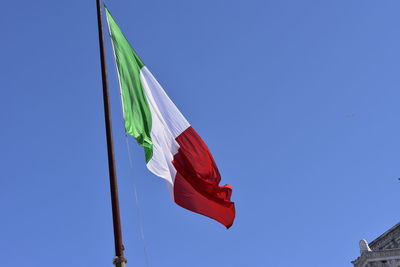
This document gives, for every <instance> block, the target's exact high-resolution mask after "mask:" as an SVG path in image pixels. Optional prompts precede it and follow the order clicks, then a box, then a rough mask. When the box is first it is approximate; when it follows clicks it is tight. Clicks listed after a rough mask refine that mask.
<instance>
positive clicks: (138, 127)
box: [97, 0, 235, 266]
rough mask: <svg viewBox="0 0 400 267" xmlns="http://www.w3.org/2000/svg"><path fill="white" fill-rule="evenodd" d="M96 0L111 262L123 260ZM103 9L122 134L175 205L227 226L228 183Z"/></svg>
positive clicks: (230, 217) (230, 212) (230, 216)
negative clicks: (130, 140)
mask: <svg viewBox="0 0 400 267" xmlns="http://www.w3.org/2000/svg"><path fill="white" fill-rule="evenodd" d="M100 1H101V0H97V4H98V19H99V40H100V52H101V63H102V74H103V92H104V103H105V104H104V107H105V113H106V129H107V144H108V146H109V149H108V151H109V166H110V182H111V196H112V203H113V218H114V234H115V248H116V260H115V262H116V263H118V262H121V264H125V262H126V260H125V258H124V255H123V250H122V237H121V224H120V219H119V209H118V192H117V185H116V177H115V166H114V160H113V148H112V138H111V121H110V118H109V116H110V114H109V113H110V112H109V104H108V102H109V101H108V89H107V75H106V69H105V56H104V44H103V31H102V24H101V7H100V6H99V5H100ZM105 10H106V16H107V22H108V28H109V33H110V37H111V41H112V46H113V52H114V56H115V61H116V66H117V72H118V79H119V86H120V91H121V98H122V106H123V115H124V121H125V131H126V133H128V134H129V135H132V136H133V137H134V138H135V139H136V142H137V143H138V144H139V145H141V146H143V148H144V153H145V159H146V165H147V168H148V169H149V170H150V171H151V172H152V173H154V174H155V175H157V176H159V177H161V178H163V179H164V180H165V181H166V182H167V184H168V187H169V189H170V192H171V195H172V198H173V201H174V202H175V203H176V204H178V205H179V206H181V207H183V208H185V209H188V210H191V211H193V212H196V213H199V214H202V215H205V216H207V217H209V218H212V219H214V220H216V221H218V222H220V223H221V224H223V225H224V226H225V227H226V228H229V227H231V225H232V224H233V221H234V218H235V205H234V203H233V202H232V201H231V200H230V198H231V194H232V187H231V186H230V185H225V186H220V185H219V183H220V181H221V176H220V173H219V170H218V168H217V165H216V163H215V161H214V159H213V157H212V155H211V153H210V151H209V149H208V147H207V146H206V144H205V143H204V142H203V140H202V139H201V138H200V136H199V135H198V134H197V133H196V131H195V130H194V129H193V127H192V126H191V125H190V124H189V122H188V121H187V120H186V119H185V117H184V116H183V115H182V113H181V112H180V111H179V110H178V108H177V107H176V106H175V104H174V103H173V102H172V101H171V99H170V98H169V97H168V95H167V94H166V92H165V91H164V89H163V88H162V87H161V85H160V84H159V83H158V81H157V80H156V79H155V77H154V76H153V75H152V73H151V72H150V71H149V69H148V68H147V67H146V66H145V64H144V63H143V61H142V60H141V59H140V58H139V56H138V55H137V53H136V52H135V51H134V50H133V48H132V47H131V45H130V44H129V42H128V41H127V39H126V38H125V36H124V35H123V33H122V32H121V29H120V28H119V27H118V25H117V23H116V22H115V20H114V18H113V17H112V15H111V13H110V12H109V10H108V9H107V8H105ZM107 117H108V118H107ZM108 124H109V125H108ZM114 202H115V203H114ZM119 266H122V265H119Z"/></svg>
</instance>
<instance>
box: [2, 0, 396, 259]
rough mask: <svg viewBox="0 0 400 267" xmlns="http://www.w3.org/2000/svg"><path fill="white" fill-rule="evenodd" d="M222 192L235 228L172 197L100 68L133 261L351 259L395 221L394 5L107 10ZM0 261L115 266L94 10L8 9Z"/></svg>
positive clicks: (34, 5) (161, 3) (111, 68)
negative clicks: (229, 189) (228, 198)
mask: <svg viewBox="0 0 400 267" xmlns="http://www.w3.org/2000/svg"><path fill="white" fill-rule="evenodd" d="M106 4H107V5H108V7H109V8H110V10H111V12H112V13H113V15H114V17H115V18H116V20H117V21H118V23H119V25H120V27H121V28H122V30H123V31H124V33H125V35H126V36H127V38H128V39H129V40H130V42H131V43H132V44H133V46H134V48H135V49H136V50H137V52H138V53H139V55H140V56H141V58H142V59H143V61H144V62H145V64H146V65H147V66H148V67H149V69H150V70H151V71H152V72H153V74H154V75H155V76H156V77H157V78H158V80H159V81H160V83H161V84H162V85H163V86H164V88H165V90H166V91H167V93H168V94H169V95H170V97H171V98H172V99H173V101H174V102H175V103H176V104H177V106H178V107H179V108H180V109H181V111H182V113H183V114H184V115H185V116H186V117H187V119H188V120H189V121H190V122H191V124H192V125H193V126H194V128H195V129H196V130H197V131H198V133H199V134H200V135H201V136H202V137H203V139H204V140H205V142H206V143H207V144H208V146H209V148H210V149H211V151H212V153H213V155H214V157H215V160H216V162H217V164H218V166H219V169H220V171H221V174H222V182H223V183H229V184H232V185H233V188H234V192H233V196H232V199H233V200H234V201H235V202H236V209H237V218H236V222H235V224H234V225H233V227H232V228H231V229H230V230H225V228H224V227H223V226H221V225H220V224H218V223H216V222H214V221H212V220H210V219H208V218H206V217H203V216H200V215H197V214H194V213H191V212H189V211H186V210H184V209H182V208H180V207H178V206H177V205H175V204H174V203H173V202H172V201H171V199H170V197H169V194H168V191H167V188H166V185H165V183H164V182H163V181H162V180H161V179H159V178H157V177H155V176H154V175H153V174H151V173H150V172H149V171H148V170H147V169H146V166H145V164H144V153H143V151H142V148H141V147H138V146H137V145H136V144H135V143H134V142H133V140H132V139H130V141H129V142H130V143H129V146H130V148H131V150H132V155H133V165H134V167H133V169H131V168H130V166H129V161H128V154H127V147H126V143H125V136H124V129H123V121H122V114H121V105H120V100H119V92H118V82H117V80H116V73H115V65H114V63H113V58H112V52H111V46H110V40H109V38H108V37H107V38H106V42H107V43H106V48H107V59H108V72H109V82H110V90H111V92H110V93H111V104H112V115H113V127H114V140H115V151H116V161H117V168H118V178H119V187H120V201H121V214H122V224H123V232H124V240H125V242H124V243H125V247H126V256H127V258H128V260H129V262H128V266H132V267H138V266H146V263H145V254H144V252H143V243H142V241H141V238H140V232H139V229H140V227H139V221H140V220H139V217H138V215H137V210H136V208H135V198H134V189H133V188H134V180H136V184H137V189H138V195H139V203H140V208H141V214H142V216H141V218H142V221H143V228H144V234H145V242H146V246H147V252H148V258H149V263H150V264H149V266H151V267H164V266H165V267H203V266H210V267H214V266H215V267H216V266H229V267H247V266H251V267H263V266H267V267H269V266H271V267H288V266H315V267H319V266H324V267H337V266H351V265H350V261H351V260H353V259H355V258H356V257H357V256H358V255H359V249H358V240H359V239H361V238H366V239H367V240H368V241H372V240H373V239H374V238H375V237H377V236H378V235H379V234H381V233H382V232H384V231H385V230H387V229H388V228H389V227H391V226H393V225H394V224H396V223H397V222H398V221H400V211H399V209H398V207H399V205H398V201H399V191H400V182H399V181H398V177H400V153H399V151H400V124H399V121H400V119H399V118H400V105H399V99H400V90H399V88H400V75H399V72H400V49H399V48H400V34H399V31H400V17H399V12H398V10H399V9H400V2H399V1H396V0H385V1H377V0H362V1H361V0H358V1H355V0H332V1H317V0H314V1H311V0H303V1H298V0H281V1H265V0H264V1H262V0H259V1H257V0H247V1H238V0H234V1H232V0H231V1H222V0H203V1H183V0H179V1H178V0H170V1H165V0H145V1H134V0H124V1H112V0H109V1H107V2H106ZM1 13H2V15H1V16H0V22H1V25H2V30H1V43H0V48H1V49H0V59H1V60H0V73H1V75H0V84H1V92H2V96H1V98H0V122H1V128H0V129H1V131H0V133H1V135H0V137H1V138H0V166H1V177H2V178H1V179H0V222H1V223H0V248H1V249H0V258H1V264H2V265H4V266H11V265H14V264H15V263H16V264H18V265H20V266H27V267H30V266H32V267H36V266H55V265H56V266H58V267H71V266H75V267H86V266H99V267H102V266H104V267H107V266H112V265H111V260H112V258H113V256H114V251H113V249H114V247H113V235H112V221H111V207H110V198H109V184H108V167H107V155H106V144H105V130H104V119H103V104H102V92H101V76H100V64H99V49H98V39H97V24H96V23H97V22H96V10H95V0H91V1H78V0H70V1H50V0H39V1H6V2H4V3H3V4H2V12H1Z"/></svg>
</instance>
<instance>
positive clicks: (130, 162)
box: [125, 134, 150, 267]
mask: <svg viewBox="0 0 400 267" xmlns="http://www.w3.org/2000/svg"><path fill="white" fill-rule="evenodd" d="M125 141H126V147H127V149H128V158H129V165H130V167H131V170H132V171H133V161H132V156H131V150H130V148H129V142H128V135H127V134H125ZM132 177H133V192H134V195H135V206H136V215H137V217H138V218H139V229H140V240H141V242H142V245H143V253H144V258H145V263H146V266H147V267H149V266H150V265H149V255H148V252H147V245H146V241H145V238H144V229H143V218H142V212H141V210H140V206H139V198H138V193H137V189H136V188H137V185H136V179H135V175H132Z"/></svg>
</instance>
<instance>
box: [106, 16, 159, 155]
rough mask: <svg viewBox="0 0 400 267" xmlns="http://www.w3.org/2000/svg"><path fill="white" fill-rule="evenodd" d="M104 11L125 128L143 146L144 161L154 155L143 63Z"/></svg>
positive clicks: (111, 18) (112, 19)
mask: <svg viewBox="0 0 400 267" xmlns="http://www.w3.org/2000/svg"><path fill="white" fill-rule="evenodd" d="M106 14H107V22H108V26H109V30H110V35H111V40H112V43H113V49H114V54H115V60H116V63H117V69H118V74H119V82H120V87H121V95H122V105H123V110H124V119H125V131H126V132H127V133H129V134H130V135H132V136H133V137H134V138H135V139H136V141H137V142H138V144H139V145H141V146H143V147H144V151H145V156H146V162H149V160H150V159H151V157H152V155H153V143H152V140H151V136H150V132H151V125H152V120H151V112H150V108H149V104H148V103H147V99H146V95H145V93H144V90H143V87H142V84H141V81H140V69H141V68H142V67H143V66H144V64H143V62H142V61H141V60H140V58H139V57H138V55H137V54H136V52H135V51H134V50H133V49H132V47H131V46H130V44H129V42H128V40H127V39H126V38H125V36H124V35H123V33H122V32H121V29H120V28H119V27H118V25H117V23H116V22H115V20H114V18H113V17H112V15H111V14H110V11H108V9H107V8H106Z"/></svg>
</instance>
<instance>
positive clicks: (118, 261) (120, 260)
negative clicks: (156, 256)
mask: <svg viewBox="0 0 400 267" xmlns="http://www.w3.org/2000/svg"><path fill="white" fill-rule="evenodd" d="M96 4H97V26H98V32H99V45H100V61H101V77H102V82H103V101H104V118H105V124H106V136H107V152H108V170H109V175H110V191H111V206H112V217H113V226H114V244H115V258H114V260H113V263H114V264H115V266H116V267H125V264H126V262H127V260H126V259H125V257H124V247H123V245H122V231H121V218H120V217H121V216H120V212H119V203H118V185H117V175H116V168H115V161H114V146H113V139H112V126H111V111H110V100H109V97H108V80H107V69H106V56H105V48H104V33H103V20H102V14H101V8H102V0H96Z"/></svg>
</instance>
